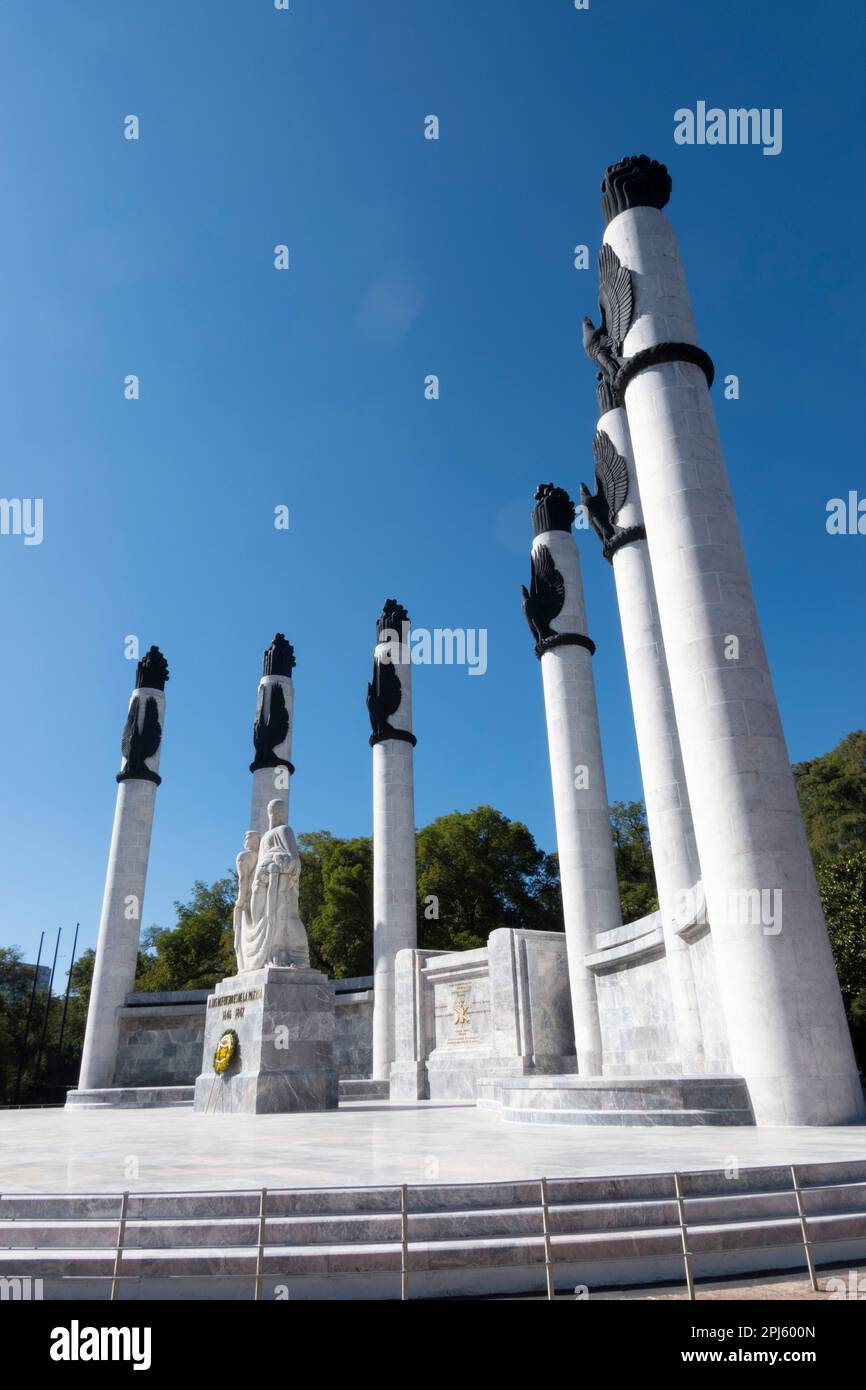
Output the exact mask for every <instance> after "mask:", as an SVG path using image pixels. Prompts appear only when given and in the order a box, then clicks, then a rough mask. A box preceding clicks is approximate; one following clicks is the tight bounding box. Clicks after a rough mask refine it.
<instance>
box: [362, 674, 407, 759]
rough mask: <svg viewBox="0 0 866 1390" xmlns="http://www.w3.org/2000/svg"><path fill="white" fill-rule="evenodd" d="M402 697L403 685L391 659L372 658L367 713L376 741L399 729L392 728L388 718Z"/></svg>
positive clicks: (398, 705) (397, 707) (395, 709)
mask: <svg viewBox="0 0 866 1390" xmlns="http://www.w3.org/2000/svg"><path fill="white" fill-rule="evenodd" d="M402 699H403V686H402V684H401V682H400V677H399V676H398V675H397V672H396V671H395V669H394V664H393V662H391V661H377V660H376V659H375V657H374V658H373V679H372V680H371V681H370V683H369V685H368V686H367V713H368V714H369V716H370V727H371V728H372V730H373V737H374V739H376V740H377V741H378V740H379V739H383V738H389V737H393V736H394V735H395V733H399V730H395V729H394V728H392V726H391V724H390V722H389V721H390V719H391V716H392V714H396V713H397V711H398V709H399V708H400V701H401V700H402Z"/></svg>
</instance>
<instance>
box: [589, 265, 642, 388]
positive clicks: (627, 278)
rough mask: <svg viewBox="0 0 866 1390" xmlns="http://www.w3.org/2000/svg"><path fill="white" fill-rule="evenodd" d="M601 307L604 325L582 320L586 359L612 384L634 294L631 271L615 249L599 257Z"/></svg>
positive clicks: (629, 324) (627, 328)
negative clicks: (596, 325) (597, 325)
mask: <svg viewBox="0 0 866 1390" xmlns="http://www.w3.org/2000/svg"><path fill="white" fill-rule="evenodd" d="M598 307H599V312H600V313H601V324H600V326H599V327H598V328H596V327H595V324H594V323H593V321H592V319H588V318H584V320H583V346H584V350H585V352H586V355H587V357H588V358H589V359H590V361H592V362H594V363H595V365H596V366H597V367H598V368H599V371H600V372H601V375H602V376H603V377H604V379H605V380H606V381H608V382H610V384H611V385H613V383H614V381H615V379H616V374H617V372H618V371H619V369H620V367H621V366H622V345H623V343H624V342H625V337H626V334H627V333H628V330H629V329H630V328H631V321H632V317H633V315H634V295H633V292H632V284H631V272H630V271H628V270H626V268H625V266H624V265H623V264H622V262H621V261H620V259H619V256H618V255H617V254H616V252H615V251H614V249H613V247H612V246H608V245H607V243H605V244H604V246H602V248H601V254H600V255H599V258H598Z"/></svg>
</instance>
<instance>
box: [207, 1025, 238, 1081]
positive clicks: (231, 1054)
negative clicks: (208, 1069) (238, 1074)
mask: <svg viewBox="0 0 866 1390" xmlns="http://www.w3.org/2000/svg"><path fill="white" fill-rule="evenodd" d="M240 1045H241V1044H240V1038H239V1037H238V1035H237V1033H236V1032H235V1030H234V1028H226V1029H225V1030H224V1032H222V1033H220V1039H219V1042H218V1043H217V1045H216V1051H215V1052H214V1055H213V1069H214V1071H215V1072H216V1074H217V1076H222V1074H223V1072H226V1071H228V1069H229V1067H230V1066H231V1064H232V1062H233V1061H234V1060H235V1057H237V1055H238V1051H239V1049H240Z"/></svg>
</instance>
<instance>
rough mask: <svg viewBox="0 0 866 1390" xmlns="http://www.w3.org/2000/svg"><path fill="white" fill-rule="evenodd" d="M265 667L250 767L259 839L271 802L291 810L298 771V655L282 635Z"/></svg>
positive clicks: (252, 815)
mask: <svg viewBox="0 0 866 1390" xmlns="http://www.w3.org/2000/svg"><path fill="white" fill-rule="evenodd" d="M262 665H263V674H262V678H261V680H260V681H259V689H258V695H257V697H256V718H255V724H254V726H253V743H254V745H255V752H256V756H255V758H254V760H253V762H252V763H250V772H251V773H252V774H253V796H252V806H251V808H250V827H249V828H250V830H255V831H257V832H258V833H259V834H260V835H261V834H263V833H264V831H266V830H267V828H268V802H270V801H274V800H277V799H278V800H280V801H285V803H286V808H287V809H288V805H289V793H290V791H291V783H292V773H293V772H294V770H295V769H294V767H293V766H292V761H291V759H292V728H293V724H294V710H295V688H294V684H293V681H292V671H293V670H294V667H295V653H294V650H293V648H292V645H291V643H290V642H287V641H286V639H285V637H284V636H283V634H282V633H281V632H278V633H277V635H276V637H275V638H274V640H273V642H272V643H271V645H270V646H269V647H267V648H266V649H265V653H264V660H263V663H262Z"/></svg>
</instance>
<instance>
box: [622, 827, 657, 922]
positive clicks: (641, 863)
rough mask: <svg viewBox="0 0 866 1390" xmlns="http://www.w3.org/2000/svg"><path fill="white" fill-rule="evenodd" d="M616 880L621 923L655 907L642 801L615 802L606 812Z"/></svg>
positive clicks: (629, 920) (635, 918) (654, 880)
mask: <svg viewBox="0 0 866 1390" xmlns="http://www.w3.org/2000/svg"><path fill="white" fill-rule="evenodd" d="M610 824H611V830H612V831H613V847H614V854H615V857H616V876H617V880H618V882H619V896H620V900H621V902H622V918H623V921H624V922H636V921H637V920H638V919H639V918H640V917H646V915H647V914H648V913H650V912H655V911H656V909H657V908H658V905H659V900H658V893H657V892H656V879H655V871H654V869H653V857H652V850H651V849H650V838H649V829H648V827H647V820H646V809H645V807H644V804H643V802H642V801H615V802H614V803H613V805H612V806H611V808H610Z"/></svg>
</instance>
